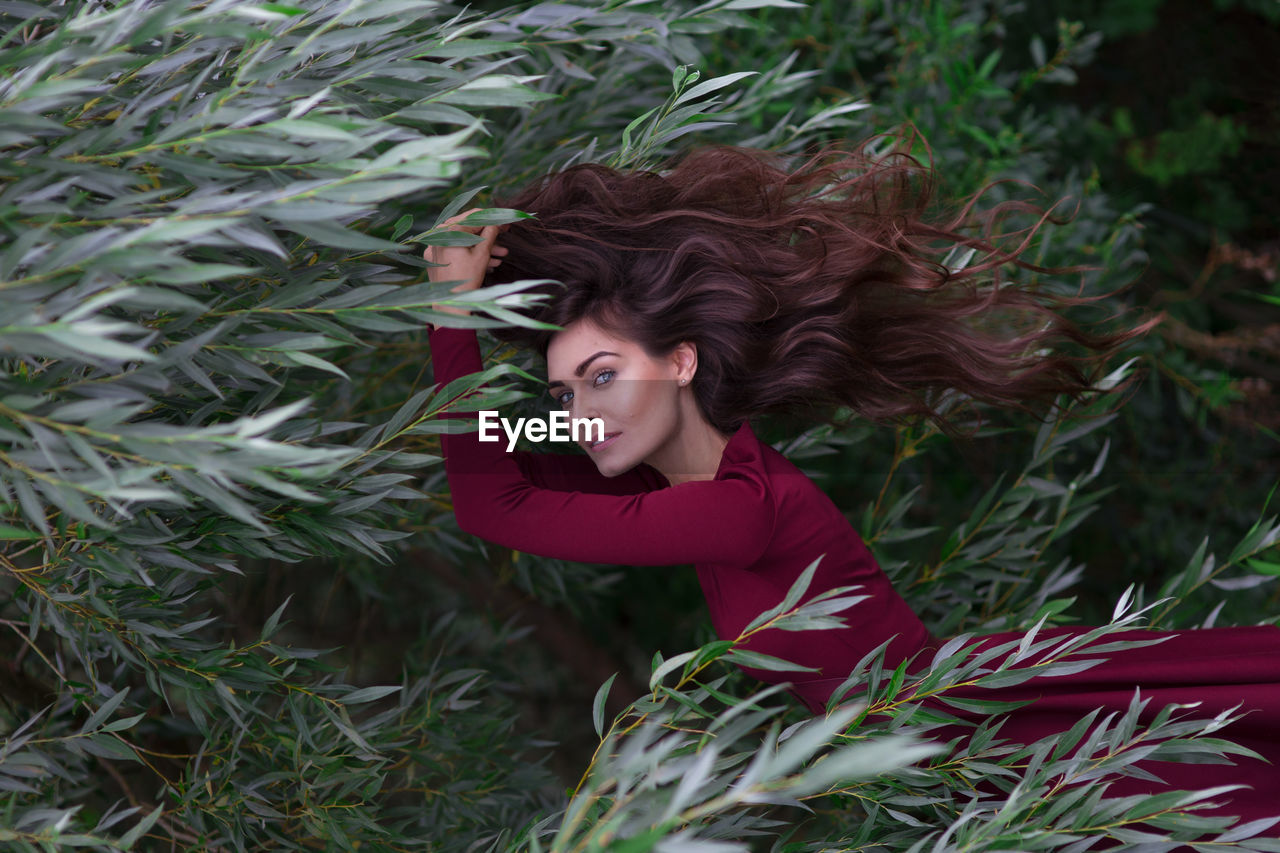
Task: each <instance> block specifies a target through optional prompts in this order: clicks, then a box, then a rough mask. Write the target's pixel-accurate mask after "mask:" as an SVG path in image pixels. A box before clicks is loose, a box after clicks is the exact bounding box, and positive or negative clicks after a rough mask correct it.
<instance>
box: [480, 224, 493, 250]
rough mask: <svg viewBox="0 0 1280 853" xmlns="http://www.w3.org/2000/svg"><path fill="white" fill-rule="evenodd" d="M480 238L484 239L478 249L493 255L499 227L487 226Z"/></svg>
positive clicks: (481, 232) (481, 230)
mask: <svg viewBox="0 0 1280 853" xmlns="http://www.w3.org/2000/svg"><path fill="white" fill-rule="evenodd" d="M480 237H481V238H482V239H481V241H480V244H479V245H478V246H477V247H476V248H477V249H480V250H481V251H483V252H485V253H491V252H492V251H493V244H494V241H496V240H497V239H498V226H497V225H486V226H485V227H484V228H481V229H480Z"/></svg>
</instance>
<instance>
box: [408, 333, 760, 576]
mask: <svg viewBox="0 0 1280 853" xmlns="http://www.w3.org/2000/svg"><path fill="white" fill-rule="evenodd" d="M430 342H431V352H432V362H433V364H434V368H435V379H436V382H437V384H438V385H440V386H443V385H444V384H446V383H448V382H450V381H452V380H453V379H456V378H458V377H459V376H464V375H466V374H468V373H474V372H477V371H479V370H480V369H481V366H482V365H481V362H480V347H479V344H478V342H477V341H476V334H475V332H474V331H473V330H469V329H449V328H435V329H432V330H431V332H430ZM446 416H449V415H446ZM452 416H453V417H468V416H474V415H473V414H471V415H468V414H464V413H454V414H453V415H452ZM441 443H442V446H443V449H444V457H445V470H446V472H447V474H448V477H449V488H450V490H451V491H452V493H453V505H454V513H455V514H456V515H457V518H458V525H459V526H460V527H461V528H462V529H463V530H465V531H467V532H468V533H472V534H475V535H476V536H480V537H481V538H483V539H487V540H489V541H491V542H496V543H498V544H500V545H505V546H507V547H510V548H515V549H516V550H520V551H526V552H529V553H534V554H543V555H545V556H549V557H557V558H560V559H565V560H578V561H581V562H588V563H622V564H639V565H678V564H683V563H699V562H728V563H732V564H735V565H748V564H750V563H751V562H753V561H754V560H755V558H756V557H758V556H759V555H760V553H761V552H763V550H764V548H765V546H766V545H767V544H768V542H769V539H770V537H771V536H772V531H773V521H774V509H773V502H772V500H771V496H770V495H769V492H768V487H767V484H766V483H765V482H764V481H762V480H761V479H759V478H758V477H753V476H748V475H746V474H743V475H736V474H735V475H731V476H726V477H725V478H724V479H720V480H704V481H694V482H688V483H681V484H680V485H677V486H667V487H665V488H657V489H655V490H653V491H643V492H640V493H638V494H598V493H595V494H593V493H589V492H585V491H560V490H557V489H553V488H546V487H540V486H538V485H537V484H536V483H534V482H531V481H530V479H529V478H528V477H527V476H526V473H525V472H524V471H522V470H521V466H520V464H518V463H517V461H516V459H515V458H513V457H514V454H508V453H507V452H506V451H505V450H504V449H503V446H502V444H501V443H500V442H481V441H480V440H479V437H478V435H477V434H476V433H459V434H454V435H443V436H441ZM536 455H538V456H542V457H546V456H547V454H536ZM552 458H557V457H552ZM567 458H569V459H574V458H576V457H567ZM584 461H586V462H587V463H588V464H592V463H591V461H590V460H589V459H586V460H584ZM539 464H540V463H539ZM579 464H580V463H579ZM645 467H647V466H645ZM578 473H579V474H585V472H584V471H581V470H580V471H579V472H578ZM631 474H634V475H635V476H636V477H647V476H648V475H647V474H645V472H641V471H639V470H638V469H633V470H632V471H631V472H628V474H624V475H621V476H620V477H618V478H606V477H603V476H601V475H599V473H598V472H597V474H596V476H597V477H598V478H599V480H604V481H608V480H610V479H621V477H625V476H628V475H631ZM561 475H564V472H563V471H562V472H561ZM652 476H654V477H660V476H661V475H658V474H657V473H656V472H652ZM652 482H653V481H650V483H652ZM650 483H646V485H649V484H650Z"/></svg>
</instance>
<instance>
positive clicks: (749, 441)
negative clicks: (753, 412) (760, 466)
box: [713, 419, 760, 480]
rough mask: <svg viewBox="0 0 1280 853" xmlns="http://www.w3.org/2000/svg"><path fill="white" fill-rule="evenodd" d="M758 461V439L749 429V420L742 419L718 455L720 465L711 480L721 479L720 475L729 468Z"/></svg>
mask: <svg viewBox="0 0 1280 853" xmlns="http://www.w3.org/2000/svg"><path fill="white" fill-rule="evenodd" d="M759 461H760V439H758V438H756V434H755V432H753V431H752V429H751V421H750V419H744V420H743V421H742V425H741V426H739V427H738V431H737V432H735V433H734V434H733V435H732V436H730V437H729V443H728V444H726V445H725V446H724V450H723V451H722V452H721V454H720V465H719V467H717V468H716V475H715V477H714V478H713V479H716V480H719V479H721V475H722V474H724V472H725V471H726V470H728V469H730V468H735V467H740V466H743V465H752V464H755V463H757V462H759Z"/></svg>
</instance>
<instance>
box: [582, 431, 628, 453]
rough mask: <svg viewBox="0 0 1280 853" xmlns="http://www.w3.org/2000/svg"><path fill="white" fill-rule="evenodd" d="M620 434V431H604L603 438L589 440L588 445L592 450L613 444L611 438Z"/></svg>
mask: <svg viewBox="0 0 1280 853" xmlns="http://www.w3.org/2000/svg"><path fill="white" fill-rule="evenodd" d="M620 435H622V433H620V432H608V433H605V436H604V438H603V439H601V440H600V441H593V442H591V445H590V447H591V449H592V450H600V449H602V448H605V447H608V446H609V445H610V444H613V440H614V439H615V438H617V437H618V436H620Z"/></svg>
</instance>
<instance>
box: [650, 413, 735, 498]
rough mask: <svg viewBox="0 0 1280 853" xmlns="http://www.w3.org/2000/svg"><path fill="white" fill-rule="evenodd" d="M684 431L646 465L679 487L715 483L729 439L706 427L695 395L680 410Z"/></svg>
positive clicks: (714, 429)
mask: <svg viewBox="0 0 1280 853" xmlns="http://www.w3.org/2000/svg"><path fill="white" fill-rule="evenodd" d="M680 420H681V428H680V429H679V431H678V432H677V433H676V437H675V438H674V439H673V440H672V441H670V442H668V443H667V444H666V445H664V446H663V447H661V448H659V449H658V450H657V451H655V452H654V453H653V454H652V455H651V456H650V457H649V458H648V459H646V460H645V461H646V462H647V463H649V464H650V465H652V466H653V467H654V468H656V469H657V470H658V471H659V473H661V474H662V476H664V477H666V478H667V482H669V483H670V484H671V485H673V486H676V485H679V484H680V483H687V482H690V481H693V480H714V479H715V476H716V471H717V470H718V469H719V467H720V459H721V457H722V456H723V455H724V448H725V445H727V444H728V443H729V436H727V435H725V434H724V433H722V432H720V431H719V430H718V429H716V428H715V427H713V426H712V425H711V424H709V423H707V421H706V419H705V418H703V417H702V414H701V413H700V412H699V411H698V410H697V404H696V403H694V402H693V396H692V394H690V395H687V396H686V398H685V403H684V405H682V406H681V407H680Z"/></svg>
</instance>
